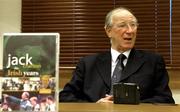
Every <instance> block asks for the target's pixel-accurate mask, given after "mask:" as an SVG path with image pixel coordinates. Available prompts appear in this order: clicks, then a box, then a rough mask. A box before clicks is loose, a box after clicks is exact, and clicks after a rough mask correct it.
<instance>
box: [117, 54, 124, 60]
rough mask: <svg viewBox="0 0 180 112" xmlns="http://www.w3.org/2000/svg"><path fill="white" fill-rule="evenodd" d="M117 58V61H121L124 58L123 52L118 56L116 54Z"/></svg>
mask: <svg viewBox="0 0 180 112" xmlns="http://www.w3.org/2000/svg"><path fill="white" fill-rule="evenodd" d="M118 59H119V61H121V62H122V61H123V60H124V59H126V56H125V55H124V54H120V55H119V56H118Z"/></svg>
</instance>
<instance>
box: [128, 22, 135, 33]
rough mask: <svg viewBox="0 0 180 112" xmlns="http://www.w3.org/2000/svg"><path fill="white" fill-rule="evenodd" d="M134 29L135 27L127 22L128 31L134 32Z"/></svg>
mask: <svg viewBox="0 0 180 112" xmlns="http://www.w3.org/2000/svg"><path fill="white" fill-rule="evenodd" d="M133 30H134V28H133V27H132V26H131V25H130V24H127V32H132V31H133Z"/></svg>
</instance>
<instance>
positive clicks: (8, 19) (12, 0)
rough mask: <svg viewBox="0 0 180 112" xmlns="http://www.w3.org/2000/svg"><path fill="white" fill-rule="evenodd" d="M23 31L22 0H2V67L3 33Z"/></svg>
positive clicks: (0, 52) (0, 58)
mask: <svg viewBox="0 0 180 112" xmlns="http://www.w3.org/2000/svg"><path fill="white" fill-rule="evenodd" d="M20 31H21V0H0V69H2V57H3V55H2V47H3V46H2V35H3V33H8V32H20Z"/></svg>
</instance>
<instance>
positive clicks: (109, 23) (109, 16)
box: [104, 7, 137, 29]
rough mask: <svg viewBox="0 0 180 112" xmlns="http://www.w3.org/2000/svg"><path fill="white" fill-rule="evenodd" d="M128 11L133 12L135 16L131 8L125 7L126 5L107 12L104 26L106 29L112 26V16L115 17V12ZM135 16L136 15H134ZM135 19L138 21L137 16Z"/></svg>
mask: <svg viewBox="0 0 180 112" xmlns="http://www.w3.org/2000/svg"><path fill="white" fill-rule="evenodd" d="M124 10H125V11H128V12H129V13H131V14H132V15H133V16H134V14H133V13H132V11H131V10H130V9H127V8H125V7H118V8H115V9H113V10H111V11H110V12H109V13H107V15H106V18H105V26H104V28H105V29H108V28H110V27H111V26H112V18H113V16H114V14H115V13H116V12H119V11H124ZM134 17H135V16H134ZM135 19H136V21H137V18H136V17H135Z"/></svg>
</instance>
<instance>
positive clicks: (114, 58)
mask: <svg viewBox="0 0 180 112" xmlns="http://www.w3.org/2000/svg"><path fill="white" fill-rule="evenodd" d="M130 52H131V49H130V50H128V51H125V52H123V54H124V55H125V56H126V58H127V59H128V57H129V54H130ZM120 54H121V53H120V52H118V51H117V50H114V49H113V48H111V56H112V61H113V62H116V61H117V57H118V56H119V55H120Z"/></svg>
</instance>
